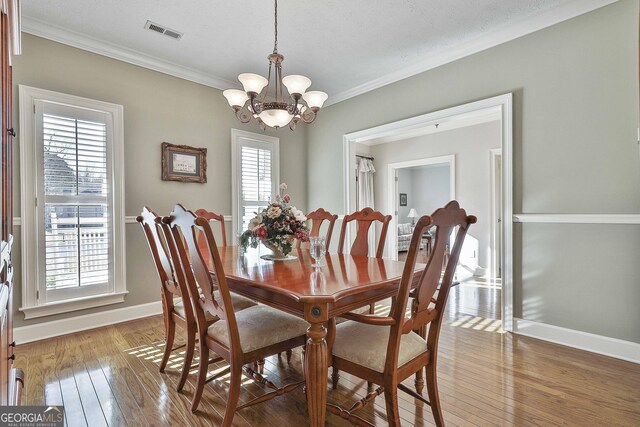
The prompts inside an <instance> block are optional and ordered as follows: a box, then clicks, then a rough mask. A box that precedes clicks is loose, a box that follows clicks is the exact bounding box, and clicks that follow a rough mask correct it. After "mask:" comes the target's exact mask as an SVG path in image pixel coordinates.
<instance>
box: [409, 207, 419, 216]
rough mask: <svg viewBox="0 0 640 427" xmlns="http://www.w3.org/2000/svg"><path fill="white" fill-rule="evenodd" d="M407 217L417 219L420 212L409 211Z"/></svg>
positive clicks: (412, 209)
mask: <svg viewBox="0 0 640 427" xmlns="http://www.w3.org/2000/svg"><path fill="white" fill-rule="evenodd" d="M407 217H408V218H417V217H418V212H417V211H416V210H415V209H414V208H411V209H410V210H409V213H408V214H407Z"/></svg>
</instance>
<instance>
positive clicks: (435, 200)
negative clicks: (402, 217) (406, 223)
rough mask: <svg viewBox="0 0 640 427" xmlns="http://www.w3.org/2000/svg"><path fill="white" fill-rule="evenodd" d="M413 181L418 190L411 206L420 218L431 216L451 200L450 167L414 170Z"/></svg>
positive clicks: (442, 166)
mask: <svg viewBox="0 0 640 427" xmlns="http://www.w3.org/2000/svg"><path fill="white" fill-rule="evenodd" d="M461 172H463V171H461ZM411 179H412V180H413V183H414V188H415V189H416V190H417V191H414V192H413V202H412V205H411V206H412V207H414V208H416V211H417V212H418V215H419V216H422V215H430V214H431V213H432V212H433V211H435V210H436V209H438V208H439V207H442V206H444V205H445V204H446V203H447V202H448V201H449V200H451V194H450V191H449V190H450V188H451V172H450V168H449V165H433V166H426V167H418V168H415V169H412V170H411ZM418 188H419V190H418Z"/></svg>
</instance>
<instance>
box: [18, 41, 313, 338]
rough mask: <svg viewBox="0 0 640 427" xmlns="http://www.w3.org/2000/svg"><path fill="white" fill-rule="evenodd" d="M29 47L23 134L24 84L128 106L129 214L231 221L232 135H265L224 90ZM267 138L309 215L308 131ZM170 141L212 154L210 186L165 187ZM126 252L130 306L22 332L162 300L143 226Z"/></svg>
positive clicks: (133, 231)
mask: <svg viewBox="0 0 640 427" xmlns="http://www.w3.org/2000/svg"><path fill="white" fill-rule="evenodd" d="M22 43H23V54H22V55H21V56H18V57H16V58H15V60H14V65H13V76H14V91H13V93H14V106H15V109H14V117H15V119H14V121H15V123H16V127H17V124H18V114H19V113H18V85H20V84H24V85H28V86H34V87H38V88H42V89H48V90H53V91H57V92H63V93H67V94H71V95H77V96H83V97H87V98H92V99H97V100H101V101H107V102H112V103H116V104H121V105H124V126H125V129H124V131H125V134H124V137H125V182H126V190H125V191H126V203H125V212H126V215H131V216H133V215H137V214H138V213H140V210H141V209H142V207H143V206H144V205H148V206H150V207H152V208H153V209H154V210H156V212H158V213H160V214H163V213H168V212H169V211H170V210H171V209H172V207H173V206H174V205H175V203H176V202H181V203H183V204H184V205H185V206H187V207H190V208H194V209H197V208H200V207H202V208H208V209H211V210H215V211H216V212H219V213H223V214H226V215H231V142H230V138H231V137H230V134H231V128H239V129H244V130H249V131H252V132H257V133H262V131H261V130H260V129H259V128H258V127H257V126H256V125H241V124H240V123H239V122H238V121H237V120H236V118H235V116H234V114H233V112H232V111H231V109H230V108H229V107H228V104H227V101H226V100H225V99H224V97H223V96H222V93H221V91H219V90H216V89H213V88H210V87H206V86H202V85H199V84H196V83H192V82H188V81H185V80H182V79H178V78H175V77H171V76H168V75H166V74H162V73H157V72H154V71H151V70H148V69H145V68H141V67H137V66H134V65H130V64H127V63H124V62H120V61H116V60H113V59H110V58H107V57H104V56H100V55H96V54H92V53H89V52H86V51H83V50H79V49H75V48H72V47H69V46H65V45H62V44H58V43H54V42H51V41H48V40H45V39H41V38H38V37H35V36H31V35H28V34H23V39H22ZM267 134H269V135H273V136H278V137H279V138H280V179H281V180H282V181H285V182H287V183H288V184H289V192H290V194H291V195H292V197H293V200H294V202H295V203H296V205H297V206H298V207H300V208H301V209H303V210H304V209H306V202H307V197H306V188H307V172H306V167H305V164H306V160H307V154H306V143H305V137H304V129H298V130H297V131H296V132H290V131H289V130H288V129H287V130H281V131H270V132H267ZM163 141H166V142H170V143H173V144H187V145H192V146H196V147H206V148H207V149H208V153H207V178H208V182H207V183H206V184H194V183H180V182H165V181H161V180H160V144H161V143H162V142H163ZM19 145H20V135H18V138H17V139H16V145H15V149H14V153H15V158H14V165H15V174H14V176H15V182H14V191H15V198H14V215H15V216H20V180H19V164H20V163H19V158H18V156H19V152H20V150H19ZM14 231H15V234H16V238H17V242H16V244H17V246H16V251H15V252H14V253H15V254H19V253H20V252H19V249H20V242H19V240H20V228H19V227H16V229H15V230H14ZM229 236H230V235H229ZM230 238H232V237H230ZM126 245H127V246H126V251H127V289H128V291H129V295H127V297H126V301H125V302H124V303H122V304H116V305H110V306H106V307H100V308H97V309H92V310H83V311H76V312H72V313H68V314H62V315H56V316H49V317H45V318H39V319H34V320H30V321H24V316H23V315H22V312H17V314H16V316H15V322H16V326H23V325H27V324H34V323H39V322H43V321H50V320H55V319H60V318H65V317H70V316H76V315H81V314H85V313H89V312H96V311H104V310H110V309H113V308H121V307H126V306H131V305H136V304H143V303H148V302H152V301H158V300H159V299H160V293H159V291H158V286H159V285H158V282H157V276H156V273H155V270H154V268H153V265H152V262H151V259H150V255H149V250H148V249H147V246H146V242H145V240H144V237H143V235H142V231H141V230H140V228H139V226H138V224H137V223H134V224H127V225H126ZM15 265H16V269H15V270H16V287H15V288H14V289H15V290H16V295H15V298H16V307H18V306H20V305H21V285H22V284H21V282H20V276H21V274H20V268H21V266H20V259H19V256H15Z"/></svg>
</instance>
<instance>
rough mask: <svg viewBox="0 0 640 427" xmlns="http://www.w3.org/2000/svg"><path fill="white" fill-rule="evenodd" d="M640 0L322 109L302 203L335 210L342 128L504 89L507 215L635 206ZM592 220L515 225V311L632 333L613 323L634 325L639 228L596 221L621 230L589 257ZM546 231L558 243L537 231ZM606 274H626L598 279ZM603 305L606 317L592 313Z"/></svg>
mask: <svg viewBox="0 0 640 427" xmlns="http://www.w3.org/2000/svg"><path fill="white" fill-rule="evenodd" d="M638 6H639V5H638V0H621V1H619V2H616V3H614V4H612V5H609V6H606V7H604V8H601V9H598V10H596V11H593V12H591V13H588V14H585V15H582V16H579V17H576V18H574V19H571V20H569V21H566V22H563V23H560V24H558V25H555V26H552V27H549V28H546V29H543V30H541V31H538V32H536V33H533V34H530V35H527V36H525V37H521V38H519V39H516V40H513V41H511V42H509V43H505V44H502V45H499V46H496V47H494V48H491V49H488V50H486V51H483V52H480V53H478V54H475V55H472V56H469V57H466V58H463V59H461V60H458V61H455V62H452V63H450V64H447V65H444V66H441V67H438V68H435V69H433V70H430V71H427V72H425V73H422V74H419V75H417V76H414V77H411V78H408V79H405V80H402V81H399V82H397V83H394V84H391V85H388V86H385V87H382V88H380V89H377V90H375V91H372V92H368V93H366V94H363V95H360V96H358V97H355V98H352V99H349V100H347V101H345V102H341V103H338V104H335V105H332V106H330V107H328V108H326V109H325V110H324V111H323V113H322V115H321V117H319V119H318V120H317V121H316V123H314V125H313V126H312V127H309V129H308V130H307V136H308V152H307V156H308V159H309V160H310V161H309V181H308V197H309V204H311V205H313V206H323V207H325V208H326V209H329V210H332V211H335V212H341V211H342V210H343V195H342V192H341V191H339V189H342V188H343V182H342V179H343V178H342V174H327V168H328V167H330V166H331V167H333V165H337V164H340V163H341V161H342V149H343V146H342V137H343V135H344V134H345V133H349V132H354V131H358V130H362V129H368V128H371V127H374V126H378V125H381V124H384V123H389V122H394V121H397V120H402V119H406V118H409V117H414V116H416V115H420V114H425V113H428V112H431V111H437V110H441V109H443V108H447V107H452V106H455V105H460V104H464V103H467V102H471V101H475V100H479V99H484V98H488V97H491V96H495V95H500V94H504V93H508V92H513V94H514V122H513V126H514V128H513V132H514V134H513V136H514V159H513V160H514V177H515V182H514V197H515V199H514V212H521V213H636V214H637V213H640V191H638V186H639V184H640V165H639V161H638V146H637V143H636V132H637V130H636V129H637V127H638ZM311 160H313V161H311ZM326 188H332V189H336V191H331V192H328V191H324V189H326ZM592 228H594V229H600V227H577V226H572V225H541V224H533V225H529V224H525V225H524V226H523V227H521V226H518V227H516V236H515V253H514V258H515V261H516V270H515V272H514V273H515V289H514V291H515V307H514V309H515V315H516V317H525V318H529V319H535V320H537V321H540V322H544V323H548V324H552V325H557V326H562V327H567V328H573V329H577V330H581V331H586V332H593V333H598V334H602V335H606V336H610V337H616V338H621V339H625V340H630V341H634V342H640V328H638V327H633V328H631V327H626V328H624V327H620V325H621V324H624V325H636V326H637V325H639V324H640V310H638V309H637V307H638V303H639V302H640V286H638V283H640V272H639V271H638V268H637V262H634V261H629V260H627V257H626V256H627V254H636V256H635V258H637V254H638V253H639V251H638V246H637V245H638V243H637V242H638V241H640V239H638V238H637V235H638V228H639V227H638V226H607V227H605V229H607V230H609V229H612V230H616V231H617V230H622V231H621V236H620V238H619V239H618V240H616V244H615V245H612V244H611V240H610V239H611V238H610V236H609V234H607V233H605V232H601V233H598V234H597V235H596V236H594V237H595V238H604V239H605V240H606V241H602V240H595V241H594V242H593V246H590V247H589V250H592V251H595V252H594V253H595V254H597V255H599V256H596V257H595V258H594V259H593V261H594V262H591V263H588V262H585V258H584V256H583V251H585V250H586V249H585V248H584V247H583V246H581V244H582V243H583V242H582V239H583V238H584V235H583V234H582V233H585V232H587V233H588V232H589V230H591V229H592ZM541 230H545V233H542V231H541ZM554 231H558V232H560V231H561V233H562V236H565V237H566V238H565V239H563V240H562V242H563V243H562V246H559V245H558V244H555V241H553V240H549V239H545V238H544V236H546V235H550V234H553V232H554ZM587 235H589V234H587ZM537 236H539V237H537ZM531 239H535V240H536V243H537V244H538V247H537V250H535V252H534V251H533V249H532V248H533V246H532V243H531ZM606 247H615V248H616V250H615V252H614V253H615V254H618V256H613V254H612V253H611V252H607V251H606V250H604V249H603V248H606ZM600 256H601V257H600ZM636 261H637V260H636ZM556 264H557V265H562V266H563V267H562V268H563V271H565V272H566V273H564V275H562V274H559V273H557V268H556V269H551V268H550V267H549V266H550V265H556ZM603 271H614V272H615V276H616V277H615V278H616V279H620V278H624V280H609V279H606V280H605V281H604V282H603V280H602V279H605V278H603V277H602V276H603V275H604V273H603ZM570 272H575V273H577V274H576V275H575V276H574V275H571V274H570ZM533 273H535V274H533ZM567 276H570V277H567ZM612 295H615V297H611V296H612ZM583 296H584V297H583ZM577 298H580V304H579V306H578V307H577V308H575V309H574V310H567V309H566V308H567V307H574V306H575V304H576V299H577ZM610 302H611V303H612V304H613V303H616V304H617V303H619V304H617V305H609V303H610ZM603 305H605V306H609V307H614V306H615V308H616V309H615V312H616V314H615V316H613V317H608V316H597V315H595V313H598V312H599V311H600V309H601V307H602V306H603Z"/></svg>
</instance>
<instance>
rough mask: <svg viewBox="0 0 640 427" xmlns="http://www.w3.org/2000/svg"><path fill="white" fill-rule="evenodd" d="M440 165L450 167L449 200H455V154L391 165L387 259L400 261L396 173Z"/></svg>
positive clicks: (388, 174)
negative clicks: (407, 169) (402, 170)
mask: <svg viewBox="0 0 640 427" xmlns="http://www.w3.org/2000/svg"><path fill="white" fill-rule="evenodd" d="M439 164H447V165H449V200H454V199H455V198H456V156H455V154H451V155H448V156H439V157H425V158H423V159H416V160H408V161H406V162H397V163H389V166H388V173H387V181H388V182H387V194H388V195H389V197H388V198H387V212H391V223H390V224H389V229H388V231H387V233H388V234H387V243H386V247H385V251H386V258H389V259H392V260H397V259H398V181H396V173H397V172H398V170H399V169H405V168H411V167H415V166H427V165H439Z"/></svg>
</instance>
